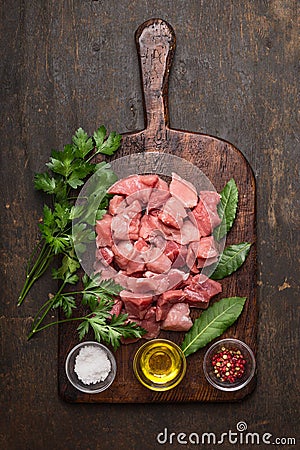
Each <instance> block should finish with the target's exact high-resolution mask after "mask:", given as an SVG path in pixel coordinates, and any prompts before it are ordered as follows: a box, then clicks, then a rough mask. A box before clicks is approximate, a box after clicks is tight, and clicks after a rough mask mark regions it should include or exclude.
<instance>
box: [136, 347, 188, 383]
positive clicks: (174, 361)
mask: <svg viewBox="0 0 300 450" xmlns="http://www.w3.org/2000/svg"><path fill="white" fill-rule="evenodd" d="M133 371H134V374H135V376H136V378H137V379H138V380H139V382H140V383H141V384H142V385H144V386H145V387H147V388H148V389H151V390H152V391H167V390H169V389H172V388H174V387H175V386H177V385H178V384H179V383H180V382H181V380H182V379H183V377H184V375H185V373H186V359H185V355H184V353H183V351H182V350H181V348H180V347H178V345H176V344H175V343H174V342H172V341H169V340H167V339H152V340H150V341H148V342H146V343H145V344H143V345H142V346H141V347H140V348H139V349H138V350H137V352H136V354H135V356H134V360H133Z"/></svg>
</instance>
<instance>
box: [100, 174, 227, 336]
mask: <svg viewBox="0 0 300 450" xmlns="http://www.w3.org/2000/svg"><path fill="white" fill-rule="evenodd" d="M108 193H109V194H113V197H112V198H111V200H110V203H109V209H108V212H107V214H105V215H104V217H103V218H102V219H101V220H98V221H97V223H96V235H97V237H96V246H97V250H96V262H95V272H96V273H101V277H102V278H103V279H111V278H112V279H114V280H115V281H116V282H117V283H119V284H120V285H121V286H122V287H124V290H123V291H121V292H120V295H119V297H117V298H116V299H115V304H114V306H113V309H112V314H117V315H118V314H120V313H121V312H125V313H127V314H128V320H130V321H133V322H136V323H137V324H138V325H140V326H142V327H143V328H145V330H147V334H146V335H145V336H144V337H146V338H148V339H151V338H154V337H157V336H158V334H159V332H160V330H161V329H162V330H173V331H187V330H189V329H190V328H191V326H192V320H191V317H190V308H201V309H205V308H207V307H208V305H209V301H210V299H211V298H212V297H213V296H215V295H216V294H218V293H219V292H221V290H222V288H221V285H220V283H218V282H217V281H214V280H211V279H210V278H208V277H207V276H205V275H204V274H203V273H201V271H202V268H203V267H206V266H209V265H211V264H213V263H215V262H217V260H218V255H219V253H218V249H217V243H216V242H215V241H214V238H213V236H212V231H213V229H214V228H215V227H216V226H218V225H219V224H220V218H219V215H218V212H217V205H218V203H219V201H220V196H219V194H218V193H217V192H215V191H201V192H199V193H197V191H196V189H195V187H194V186H193V184H191V183H190V182H188V181H186V180H184V179H183V178H181V177H180V176H179V175H177V174H176V173H173V174H172V180H171V182H170V185H168V183H167V182H166V181H164V180H163V179H161V178H160V177H159V176H158V175H132V176H130V177H127V178H123V179H121V180H119V181H117V182H116V183H115V184H114V185H113V186H112V187H111V188H110V189H109V191H108Z"/></svg>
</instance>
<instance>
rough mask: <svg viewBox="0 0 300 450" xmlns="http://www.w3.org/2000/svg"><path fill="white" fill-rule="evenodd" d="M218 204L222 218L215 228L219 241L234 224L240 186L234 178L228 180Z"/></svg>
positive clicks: (215, 235) (215, 236)
mask: <svg viewBox="0 0 300 450" xmlns="http://www.w3.org/2000/svg"><path fill="white" fill-rule="evenodd" d="M220 195H221V200H220V203H219V205H218V213H219V216H220V218H221V223H220V225H219V226H218V227H217V228H215V230H214V238H215V239H216V240H217V241H219V240H220V239H222V238H223V237H224V236H225V235H226V234H227V233H228V231H229V230H230V228H231V227H232V225H233V222H234V219H235V216H236V210H237V205H238V188H237V186H236V184H235V181H234V179H233V178H232V179H231V180H229V181H228V183H227V184H226V186H225V187H224V189H223V190H222V192H220Z"/></svg>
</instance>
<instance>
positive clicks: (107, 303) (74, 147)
mask: <svg viewBox="0 0 300 450" xmlns="http://www.w3.org/2000/svg"><path fill="white" fill-rule="evenodd" d="M120 142H121V135H119V134H116V133H115V132H112V133H110V134H109V135H108V136H107V131H106V128H105V127H104V126H103V125H102V126H101V127H100V128H98V130H96V131H95V132H94V133H93V136H92V137H89V136H88V135H87V133H86V132H85V131H83V129H82V128H79V129H78V130H77V131H76V133H75V135H74V136H73V138H72V144H68V145H65V146H64V148H63V150H62V151H57V150H52V152H51V157H50V159H49V161H48V162H47V163H46V167H47V170H46V171H44V172H41V173H37V174H36V175H35V178H34V186H35V188H36V189H37V190H41V191H43V192H44V193H46V194H48V195H50V196H51V204H50V205H45V206H44V208H43V217H42V220H41V221H40V223H39V229H40V233H41V239H40V241H39V242H38V244H37V246H36V248H35V249H34V251H33V254H32V255H31V257H30V259H29V262H28V266H27V270H26V279H25V283H24V286H23V288H22V290H21V292H20V295H19V298H18V306H19V305H21V304H22V303H23V301H24V299H25V298H26V296H27V294H28V293H29V291H30V289H31V288H32V286H33V285H34V283H35V282H36V281H37V280H38V279H39V278H40V277H41V276H42V275H43V274H44V273H45V271H46V270H47V268H48V267H49V266H50V265H51V264H52V263H56V260H59V261H60V266H59V267H58V268H57V264H55V267H53V268H52V277H53V278H54V279H56V280H60V287H59V289H58V291H57V292H56V294H55V295H53V294H49V298H48V300H47V301H46V302H45V303H44V304H43V305H42V306H41V308H40V309H39V311H38V312H37V314H36V316H35V318H34V320H33V323H32V327H31V331H30V333H29V336H28V337H29V338H31V337H32V336H33V335H35V334H36V333H37V332H39V331H42V330H44V329H46V328H48V327H50V326H52V325H54V324H57V323H64V322H70V321H74V320H76V321H81V324H80V325H79V327H78V332H79V337H80V338H81V339H82V338H83V336H84V335H85V334H86V333H87V332H88V331H89V329H90V328H91V329H92V330H93V331H94V335H95V339H96V340H98V341H100V340H103V341H105V342H107V343H110V344H112V345H113V347H114V348H117V346H118V345H119V343H120V339H121V337H122V336H123V337H130V338H135V337H141V335H142V334H143V333H144V330H143V329H142V328H140V327H137V326H136V324H134V323H127V315H124V314H121V315H119V316H118V317H115V316H111V314H110V311H111V308H112V305H113V303H114V298H115V296H116V295H118V293H119V292H120V289H122V288H121V287H120V286H118V285H116V284H115V283H114V282H113V281H102V282H100V280H99V277H92V278H89V277H88V276H87V275H85V276H84V277H83V280H82V282H83V286H84V288H83V289H82V290H80V291H76V292H74V291H71V292H66V286H68V285H75V284H76V283H77V282H78V281H79V278H78V275H77V270H78V269H79V267H80V263H79V260H78V256H77V254H76V252H75V245H76V250H77V251H78V250H80V249H81V250H82V251H84V248H85V245H86V244H87V243H89V242H92V241H93V240H94V239H95V233H94V231H93V227H90V228H88V226H87V224H90V225H94V223H92V222H93V221H95V219H99V218H101V217H102V216H103V214H104V213H105V212H106V208H107V205H108V199H109V196H108V194H107V189H108V188H109V187H110V186H111V185H112V184H113V183H114V182H115V181H116V176H115V174H114V173H113V171H112V170H111V168H110V165H109V164H107V163H106V162H101V163H98V164H97V163H95V162H93V161H95V159H94V158H95V156H96V155H97V154H99V153H100V154H104V155H113V154H114V152H115V151H116V150H117V149H118V148H119V146H120ZM94 174H95V176H96V178H97V192H96V194H95V195H94V193H93V192H92V193H90V192H87V194H88V196H89V197H90V198H91V201H90V199H89V203H88V209H86V208H85V207H84V206H82V207H81V206H80V205H77V204H76V200H77V197H78V188H79V187H81V186H83V185H84V183H85V182H86V180H87V179H88V177H90V176H91V175H94ZM93 186H94V185H92V188H93ZM93 195H94V197H93ZM82 214H84V218H85V223H83V222H80V221H79V222H77V223H76V221H75V222H73V221H74V219H77V218H80V217H81V215H82ZM76 296H79V297H81V304H82V305H83V306H84V307H87V308H89V309H90V312H89V313H88V314H86V315H84V316H80V317H73V312H74V311H75V310H76V309H77V303H76ZM57 308H60V309H61V310H62V311H63V313H64V315H65V319H62V320H59V321H52V322H48V323H46V324H45V321H46V319H47V317H48V315H49V313H50V311H51V310H53V309H57Z"/></svg>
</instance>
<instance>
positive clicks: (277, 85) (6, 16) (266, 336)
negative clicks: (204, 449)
mask: <svg viewBox="0 0 300 450" xmlns="http://www.w3.org/2000/svg"><path fill="white" fill-rule="evenodd" d="M0 9H1V28H0V33H1V66H0V70H1V85H0V95H1V125H0V130H1V198H2V202H1V227H0V229H1V243H0V245H1V262H2V264H1V266H0V267H1V280H2V301H1V306H0V307H1V358H2V359H1V360H2V364H1V387H2V389H1V404H2V408H3V411H5V414H2V415H1V419H0V423H1V425H0V445H1V448H9V449H12V450H19V449H20V448H25V449H27V448H31V449H37V450H40V449H47V448H55V449H58V450H60V449H63V450H66V449H72V450H73V449H80V450H82V449H88V448H95V449H101V450H103V449H104V450H105V449H118V450H119V449H121V450H122V449H126V450H127V449H133V450H135V449H136V450H139V449H140V448H141V443H142V446H143V448H145V449H146V450H148V449H149V450H150V449H151V450H153V449H154V448H161V447H162V446H161V445H159V444H158V443H157V442H156V436H157V434H158V433H159V432H161V431H163V429H164V428H165V427H167V428H168V430H169V432H177V433H178V432H180V431H182V432H185V433H191V432H198V433H202V432H205V431H214V432H215V433H218V434H219V435H220V434H221V433H222V432H226V431H228V429H231V430H235V429H236V423H237V422H238V421H240V420H244V421H245V422H246V423H247V424H248V430H249V431H253V432H258V433H260V434H261V435H262V434H263V433H265V432H269V433H272V435H273V437H280V436H297V432H298V429H299V419H298V416H297V414H295V411H297V410H298V409H299V408H298V407H299V403H298V398H299V382H298V381H297V380H298V378H297V376H296V371H297V368H298V364H299V358H298V355H299V338H298V329H299V326H298V309H297V308H298V305H299V300H298V299H299V223H300V220H299V219H300V217H299V211H300V208H299V141H298V139H297V129H298V125H297V116H296V111H297V104H296V102H297V89H298V71H297V65H298V54H299V42H298V24H297V17H298V15H299V14H298V5H297V2H296V1H294V0H292V1H291V0H272V1H266V0H254V1H252V2H236V1H232V0H229V1H226V2H224V1H223V0H216V1H214V2H206V1H202V0H201V1H198V0H190V1H189V2H182V1H179V0H172V1H171V0H154V1H151V2H141V1H138V0H131V1H130V2H129V1H127V0H124V1H122V2H117V1H114V0H112V1H110V2H108V1H100V0H99V1H93V0H84V1H81V0H80V1H79V0H71V1H66V2H54V1H52V0H43V1H36V0H32V1H30V2H24V1H22V0H13V1H7V0H3V1H2V2H1V5H0ZM151 17H162V18H163V19H165V20H167V21H168V22H169V23H170V24H172V26H173V28H174V29H175V31H176V37H177V48H176V55H175V58H174V64H173V68H172V72H171V74H170V80H169V81H170V82H169V111H170V117H171V123H170V126H171V127H172V129H173V128H174V129H187V130H191V131H195V132H200V133H204V134H208V135H212V136H218V137H219V138H222V139H224V140H225V141H227V142H231V143H232V144H234V145H235V146H236V147H237V148H239V149H240V150H241V151H242V152H243V154H244V155H245V156H246V158H247V160H248V161H249V162H250V165H251V166H252V168H253V170H254V174H255V178H256V185H257V206H258V207H257V234H258V240H257V251H258V269H259V280H258V284H259V305H260V309H259V322H258V338H259V346H258V364H259V373H258V380H257V387H256V389H255V391H254V392H253V394H252V395H251V396H250V397H249V398H247V399H244V400H243V401H242V402H240V403H227V402H225V403H224V404H223V403H221V404H212V403H211V404H209V403H208V404H205V405H201V404H199V403H196V404H193V403H189V404H184V403H182V404H180V405H178V404H168V405H165V404H163V405H160V404H153V405H149V404H148V405H142V404H140V405H131V404H127V405H113V404H100V405H99V404H89V405H85V404H81V405H70V404H67V403H66V402H62V401H61V400H60V399H59V397H58V395H57V386H56V383H57V359H56V349H57V331H56V330H54V329H53V330H50V329H49V330H48V332H47V333H45V334H41V335H40V336H38V335H37V336H36V338H35V339H34V340H32V341H30V342H27V341H26V333H27V331H28V329H29V325H30V323H31V320H32V316H33V315H34V314H35V312H36V311H37V306H38V305H41V304H42V302H43V300H44V299H45V298H46V297H47V295H48V292H51V291H52V290H53V289H55V284H53V283H52V282H51V281H49V277H45V278H44V279H43V281H42V283H40V284H39V285H38V286H37V287H36V288H35V289H34V291H33V292H32V293H31V295H30V297H29V298H28V300H27V302H25V303H24V307H22V308H17V307H16V299H17V294H18V291H19V289H20V287H21V284H22V281H23V280H22V277H23V274H24V269H25V265H26V261H27V258H28V255H29V253H30V251H31V249H32V247H33V245H34V242H35V240H36V239H37V236H38V231H37V227H36V223H37V220H38V218H39V216H40V213H41V208H42V203H43V199H42V198H41V197H40V195H39V194H38V193H35V192H34V191H33V185H32V179H33V174H34V172H36V171H40V170H43V168H44V163H45V162H46V161H47V159H48V157H49V153H50V149H51V148H58V149H60V148H62V146H63V145H64V144H65V143H67V142H69V141H70V138H71V136H72V134H73V132H74V131H75V129H76V128H77V127H78V126H82V127H83V128H84V129H86V130H87V131H88V132H92V131H93V130H94V129H95V128H96V127H97V126H99V125H100V124H102V123H104V124H105V125H106V126H107V127H108V128H109V129H111V130H116V131H118V132H121V133H126V132H132V131H134V130H142V129H143V128H144V114H143V107H142V92H141V89H140V78H139V73H138V70H136V68H137V67H138V58H137V54H136V49H135V44H134V41H133V39H132V36H133V34H134V32H135V30H136V29H137V27H138V26H139V25H140V24H141V23H143V22H144V21H145V20H147V19H149V18H151ZM291 355H292V357H291ZM287 368H288V369H287ZM12 377H13V378H12ZM170 447H172V448H174V449H175V448H182V445H180V444H178V443H176V442H174V443H173V444H172V445H170ZM186 447H188V446H186ZM221 447H222V448H225V449H227V448H228V449H230V448H232V445H230V444H229V443H225V444H224V445H222V446H221ZM235 447H236V448H238V449H241V450H244V448H245V446H244V445H243V444H241V445H240V444H237V445H236V446H235ZM260 447H261V448H263V445H261V446H260Z"/></svg>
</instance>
